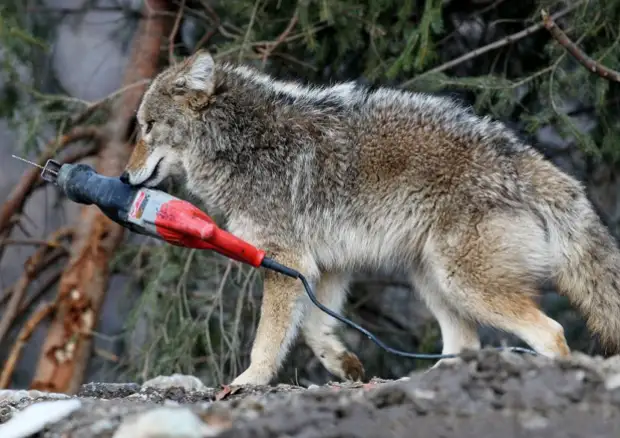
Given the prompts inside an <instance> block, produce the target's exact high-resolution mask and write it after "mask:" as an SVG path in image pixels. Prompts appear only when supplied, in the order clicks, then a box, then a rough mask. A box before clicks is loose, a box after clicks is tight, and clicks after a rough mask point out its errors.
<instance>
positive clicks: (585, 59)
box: [540, 9, 620, 83]
mask: <svg viewBox="0 0 620 438" xmlns="http://www.w3.org/2000/svg"><path fill="white" fill-rule="evenodd" d="M540 15H541V16H542V19H543V25H544V26H545V28H546V29H547V30H548V31H549V33H551V36H552V37H553V38H554V39H555V40H556V41H557V42H558V43H559V44H560V45H561V46H562V47H564V48H565V49H566V51H567V52H568V53H570V54H571V55H573V57H574V58H575V59H576V60H577V61H578V62H579V63H580V64H581V65H583V66H584V67H585V68H587V69H588V70H590V71H591V72H592V73H596V74H597V75H599V76H600V77H602V78H604V79H608V80H611V81H614V82H619V83H620V72H617V71H616V70H612V69H611V68H608V67H605V66H604V65H602V64H601V63H599V62H597V61H595V60H594V59H592V58H590V57H589V56H588V55H586V54H585V53H584V51H583V50H581V49H580V48H579V47H578V46H577V44H575V43H574V42H572V41H571V39H570V38H569V37H568V36H567V35H566V34H565V33H564V32H563V31H562V29H560V28H559V27H558V26H557V24H556V23H555V21H554V20H553V18H552V17H550V16H549V14H548V13H547V11H545V10H544V9H543V10H542V11H540Z"/></svg>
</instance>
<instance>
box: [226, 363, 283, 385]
mask: <svg viewBox="0 0 620 438" xmlns="http://www.w3.org/2000/svg"><path fill="white" fill-rule="evenodd" d="M272 375H273V373H272V372H271V370H269V369H267V368H259V367H252V365H250V367H249V368H248V369H247V370H245V371H244V372H243V373H241V374H240V375H238V376H237V378H236V379H235V380H233V381H232V383H231V386H262V385H269V382H270V381H271V377H272Z"/></svg>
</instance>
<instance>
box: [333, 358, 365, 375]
mask: <svg viewBox="0 0 620 438" xmlns="http://www.w3.org/2000/svg"><path fill="white" fill-rule="evenodd" d="M339 359H340V367H341V368H342V373H343V377H344V378H345V379H347V380H353V381H361V380H364V374H365V371H364V366H363V365H362V362H360V360H359V358H358V357H357V356H356V355H355V354H353V353H351V352H350V351H345V352H344V353H342V354H341V355H340V357H339Z"/></svg>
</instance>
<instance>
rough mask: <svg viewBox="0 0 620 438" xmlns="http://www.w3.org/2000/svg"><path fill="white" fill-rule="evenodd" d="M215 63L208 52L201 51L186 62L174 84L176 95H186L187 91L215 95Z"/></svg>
mask: <svg viewBox="0 0 620 438" xmlns="http://www.w3.org/2000/svg"><path fill="white" fill-rule="evenodd" d="M214 75H215V62H214V61H213V57H212V56H211V54H210V53H209V52H207V51H206V50H199V51H198V52H196V53H194V54H193V55H192V56H190V57H189V58H187V59H186V60H185V62H184V65H183V69H182V71H181V73H180V74H179V76H178V77H177V78H176V79H175V81H174V83H173V87H174V90H173V92H174V94H185V92H187V91H198V92H204V93H207V94H209V95H211V94H212V93H213V88H214V86H215V85H214V83H215V79H214Z"/></svg>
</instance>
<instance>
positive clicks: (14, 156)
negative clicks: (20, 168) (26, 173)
mask: <svg viewBox="0 0 620 438" xmlns="http://www.w3.org/2000/svg"><path fill="white" fill-rule="evenodd" d="M11 157H13V158H17V159H18V160H21V161H23V162H24V163H28V164H32V165H33V166H36V167H38V168H39V169H43V170H45V167H43V166H41V165H40V164H37V163H33V162H32V161H28V160H26V159H25V158H22V157H18V156H17V155H11Z"/></svg>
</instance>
